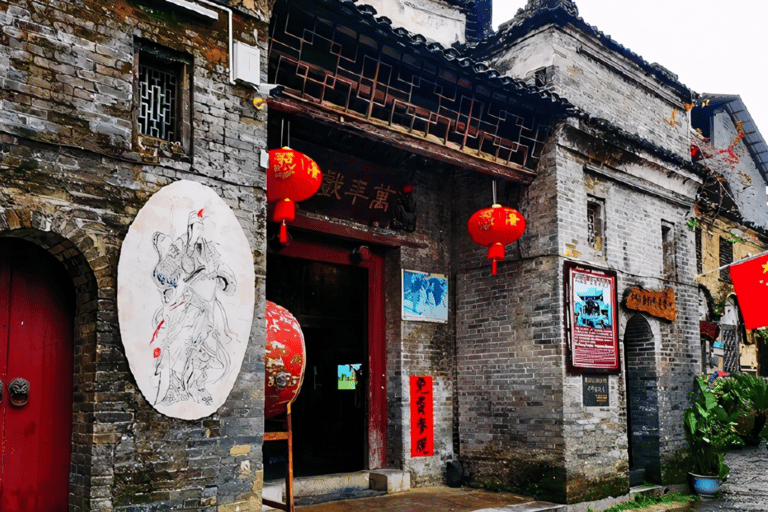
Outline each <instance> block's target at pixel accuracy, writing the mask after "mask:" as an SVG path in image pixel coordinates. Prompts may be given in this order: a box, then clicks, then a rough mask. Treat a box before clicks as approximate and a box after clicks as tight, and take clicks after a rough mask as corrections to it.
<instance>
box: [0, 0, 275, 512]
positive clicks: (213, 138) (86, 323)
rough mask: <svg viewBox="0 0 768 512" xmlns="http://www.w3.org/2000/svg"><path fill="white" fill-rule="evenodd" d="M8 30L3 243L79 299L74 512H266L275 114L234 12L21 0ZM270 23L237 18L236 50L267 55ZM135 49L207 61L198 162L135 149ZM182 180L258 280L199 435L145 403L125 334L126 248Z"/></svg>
mask: <svg viewBox="0 0 768 512" xmlns="http://www.w3.org/2000/svg"><path fill="white" fill-rule="evenodd" d="M214 10H216V11H217V12H218V10H217V9H214ZM261 12H263V11H261ZM253 14H256V13H253ZM0 20H2V29H0V43H1V44H0V75H1V76H3V77H4V80H3V82H2V87H3V88H2V93H1V94H2V96H0V100H1V101H2V109H1V110H0V170H2V173H3V180H2V183H1V184H0V231H2V234H4V235H10V236H22V237H25V238H30V239H33V240H38V242H39V243H40V245H42V246H43V247H45V248H49V250H51V252H52V253H54V254H55V255H57V257H59V258H60V259H62V260H63V261H64V262H65V264H66V265H67V266H68V268H69V269H70V273H71V275H72V276H73V279H74V282H75V286H76V287H77V291H78V309H77V312H76V324H75V329H76V332H75V372H76V375H75V384H74V386H75V389H74V417H73V422H74V432H73V455H72V461H73V464H72V468H73V469H72V477H71V482H72V485H71V509H72V510H125V509H130V510H150V509H152V510H156V509H158V508H174V509H178V510H181V509H184V510H214V509H216V507H219V508H218V509H219V510H229V509H230V508H232V509H234V508H235V507H237V506H239V507H240V510H250V509H256V508H258V507H259V506H260V484H261V438H262V434H263V419H262V416H263V402H262V400H263V398H262V397H263V389H262V387H263V382H264V376H263V346H264V339H263V332H264V327H265V326H264V324H265V321H264V312H263V309H264V299H263V285H264V274H265V261H264V253H265V242H264V232H265V228H264V223H265V216H266V212H265V199H264V192H263V188H264V183H265V179H264V170H263V169H261V168H260V167H259V159H258V155H259V152H260V150H261V149H263V148H265V146H266V133H265V129H264V124H265V121H266V112H257V111H255V110H254V108H253V107H252V105H251V99H252V92H251V91H250V90H248V89H247V88H246V87H242V86H231V85H229V84H228V73H227V43H226V41H227V21H226V20H227V16H226V13H225V12H222V13H221V15H220V16H219V21H217V22H211V23H207V22H196V21H189V18H186V21H185V20H183V19H181V18H178V17H174V16H173V15H171V14H169V11H168V9H167V6H166V5H164V6H162V8H161V7H156V8H151V9H150V8H148V7H144V6H142V4H140V3H134V2H109V3H104V2H99V1H92V2H85V3H78V4H75V3H71V2H61V3H46V4H42V3H38V2H34V1H31V0H30V1H23V0H19V1H14V2H12V3H8V2H0ZM263 21H264V18H263V17H262V19H259V18H258V17H256V16H254V15H246V13H240V12H235V15H234V23H235V34H236V38H237V39H241V40H244V41H245V42H248V43H250V44H257V43H258V44H259V45H260V46H261V48H262V52H263V53H264V54H266V41H265V39H264V35H265V32H266V30H265V29H266V24H265V23H264V22H263ZM254 29H258V34H259V37H260V38H261V39H260V40H259V41H258V42H257V41H256V40H255V39H254ZM134 37H141V38H144V39H147V40H151V41H155V42H157V43H158V44H160V45H163V46H167V47H169V48H171V49H173V50H176V51H179V52H184V53H186V54H188V55H190V56H191V58H192V61H193V65H192V69H193V74H192V84H193V90H192V105H191V113H192V117H191V119H192V130H193V135H192V146H193V147H192V149H191V154H190V156H189V157H185V158H173V157H171V158H167V157H165V156H164V155H162V154H156V155H151V154H148V153H146V152H142V151H140V150H139V149H140V148H138V147H137V145H136V134H135V132H134V126H133V120H132V108H133V87H134V85H133V81H134V78H133V76H134ZM177 179H190V180H195V181H199V182H202V183H204V184H206V185H208V186H210V187H212V188H213V189H214V190H215V191H216V192H217V193H218V194H219V195H220V196H221V197H222V198H223V199H224V201H225V202H226V203H227V204H228V205H229V206H230V207H231V208H232V209H233V211H234V212H235V215H236V216H237V218H238V219H239V221H240V222H241V224H242V226H243V229H244V231H245V233H246V236H247V238H248V240H249V243H250V244H251V248H252V250H253V252H254V256H255V266H256V274H257V301H256V310H255V320H254V323H253V327H252V332H251V339H250V342H249V347H248V350H247V352H246V355H245V360H244V363H243V367H242V370H241V373H240V375H239V377H238V380H237V382H236V383H235V387H234V389H233V391H232V393H231V395H230V396H229V399H228V400H227V402H226V403H225V404H224V406H223V407H222V408H221V409H220V410H219V411H218V412H217V413H216V414H214V415H212V416H210V417H208V418H205V419H203V420H200V421H182V420H176V419H171V418H167V417H164V416H162V415H160V414H158V413H157V412H155V410H154V409H153V408H152V407H151V406H150V405H149V404H148V403H147V402H146V400H145V399H144V398H143V396H142V395H141V393H140V392H139V390H138V389H137V387H136V385H135V381H134V380H133V377H132V375H131V373H130V371H129V369H128V365H127V360H126V358H125V355H124V352H123V347H122V344H121V341H120V334H119V328H118V323H117V312H116V278H117V260H118V256H119V251H120V246H121V241H122V239H123V237H124V236H125V233H126V232H127V229H128V226H129V225H130V223H131V222H132V220H133V218H134V217H135V215H136V213H137V212H138V210H139V209H140V208H141V206H142V205H143V204H144V202H145V201H146V200H147V199H148V198H149V197H150V195H151V194H153V193H154V192H156V191H157V190H158V189H159V188H160V187H161V186H163V185H165V184H167V183H170V182H171V181H174V180H177Z"/></svg>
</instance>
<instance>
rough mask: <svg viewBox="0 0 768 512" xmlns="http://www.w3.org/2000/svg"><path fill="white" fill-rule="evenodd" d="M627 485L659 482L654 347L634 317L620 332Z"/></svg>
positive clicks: (644, 325)
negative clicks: (625, 401)
mask: <svg viewBox="0 0 768 512" xmlns="http://www.w3.org/2000/svg"><path fill="white" fill-rule="evenodd" d="M624 364H625V372H626V373H625V378H626V382H627V437H628V440H629V469H630V485H638V484H641V483H643V481H648V482H658V483H660V482H661V460H660V457H659V396H658V377H657V374H656V344H655V340H654V335H653V332H652V330H651V326H650V324H649V323H648V321H647V320H646V319H645V318H644V317H643V316H642V315H634V316H633V317H632V318H630V319H629V322H627V327H626V329H625V331H624Z"/></svg>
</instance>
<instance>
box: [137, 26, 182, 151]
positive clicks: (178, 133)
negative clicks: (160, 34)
mask: <svg viewBox="0 0 768 512" xmlns="http://www.w3.org/2000/svg"><path fill="white" fill-rule="evenodd" d="M135 62H136V64H137V66H136V71H135V83H134V98H135V99H134V123H135V133H136V138H137V139H138V142H139V144H138V149H139V151H140V153H141V154H142V156H143V157H145V158H151V159H157V158H159V156H166V157H167V156H172V157H185V156H189V155H190V152H191V134H192V119H191V112H192V91H191V82H192V78H191V76H192V57H191V56H190V55H187V54H183V53H179V52H175V51H173V50H170V49H166V48H162V47H159V46H157V45H155V44H154V43H151V42H149V41H143V40H141V41H139V40H137V41H136V43H135Z"/></svg>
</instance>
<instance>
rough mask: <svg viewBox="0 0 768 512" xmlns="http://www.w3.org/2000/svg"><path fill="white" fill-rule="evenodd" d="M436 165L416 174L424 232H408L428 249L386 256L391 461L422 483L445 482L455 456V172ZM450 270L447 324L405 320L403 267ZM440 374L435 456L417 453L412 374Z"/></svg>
mask: <svg viewBox="0 0 768 512" xmlns="http://www.w3.org/2000/svg"><path fill="white" fill-rule="evenodd" d="M429 167H430V166H429V165H427V166H426V168H425V169H424V170H422V171H419V172H417V173H416V174H415V178H414V181H413V185H414V195H415V197H416V200H417V216H418V217H417V218H418V221H417V229H416V231H415V232H414V233H413V234H412V235H410V236H409V238H410V239H411V240H412V241H414V242H419V243H421V244H422V245H423V246H424V247H423V248H415V247H407V246H406V247H402V248H400V249H398V250H393V251H390V255H389V256H388V260H387V269H386V280H387V283H388V284H387V407H388V418H389V421H388V446H387V453H388V457H387V458H388V462H389V464H390V465H391V466H392V467H396V468H402V469H404V470H406V471H410V472H411V482H412V484H414V485H416V486H426V485H441V484H443V483H444V481H445V468H446V463H447V461H449V460H452V459H453V458H454V446H453V444H454V440H453V432H454V417H453V415H454V412H453V405H454V404H453V399H454V389H455V387H454V373H453V370H454V331H453V312H452V306H453V304H454V300H455V294H454V291H453V282H452V280H451V247H452V243H453V241H454V238H455V236H461V233H455V232H454V230H453V226H452V224H451V201H450V193H451V190H452V189H453V183H452V180H451V172H450V171H439V172H434V171H432V170H430V169H429ZM403 269H406V270H415V271H418V272H427V273H438V274H443V275H445V276H446V277H447V278H448V279H449V284H448V286H449V290H448V293H449V295H448V305H449V307H448V311H449V313H448V322H447V323H433V322H416V321H405V320H402V313H401V307H402V301H401V300H400V297H401V294H402V270H403ZM421 375H426V376H432V377H433V397H434V401H433V415H434V416H433V418H434V456H433V457H412V456H411V429H412V428H415V426H413V425H411V418H410V414H411V412H410V411H411V403H410V398H409V396H410V377H411V376H421Z"/></svg>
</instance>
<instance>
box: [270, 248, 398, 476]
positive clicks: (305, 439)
mask: <svg viewBox="0 0 768 512" xmlns="http://www.w3.org/2000/svg"><path fill="white" fill-rule="evenodd" d="M350 255H351V248H349V249H348V248H345V247H331V246H325V245H321V244H317V243H310V242H302V241H297V240H294V241H293V242H292V243H291V244H290V245H289V246H288V247H287V248H285V249H283V250H281V251H280V252H279V253H270V254H269V255H268V256H267V285H266V295H267V300H270V301H272V302H275V303H276V304H279V305H281V306H283V307H285V308H287V309H288V310H289V311H290V312H291V313H293V315H294V316H295V317H296V319H297V320H298V321H299V324H300V325H301V328H302V331H303V332H304V338H305V344H306V350H307V354H306V356H307V367H306V374H305V377H304V384H303V386H302V389H301V392H300V393H299V395H298V397H297V399H296V401H295V402H294V404H293V406H292V411H293V428H294V471H295V474H296V475H297V476H311V475H321V474H331V473H342V472H351V471H359V470H362V469H368V468H369V467H379V466H378V464H380V461H378V460H377V461H373V460H372V459H378V458H380V457H379V454H378V453H373V454H372V453H371V451H372V450H371V448H373V447H372V446H371V443H370V437H371V434H372V432H373V433H376V432H377V431H378V430H381V429H382V425H380V421H378V420H376V417H377V416H378V415H379V414H378V410H379V409H380V408H382V403H381V401H382V399H383V397H382V396H381V394H380V393H374V386H376V385H378V387H380V388H382V389H383V382H377V383H376V384H374V383H373V381H380V380H382V379H378V378H373V376H372V375H371V373H372V369H373V368H376V372H377V374H378V373H381V370H380V369H379V367H380V366H381V361H380V358H381V353H380V352H381V351H380V347H381V346H383V340H381V339H380V338H381V335H380V334H379V333H380V331H381V329H380V326H379V325H378V324H379V323H380V320H379V317H380V316H381V312H380V310H381V308H382V306H383V305H382V304H380V302H381V300H380V299H379V298H378V296H379V295H380V288H379V287H378V286H374V289H373V290H372V289H371V284H372V283H375V282H376V280H377V279H380V275H381V263H382V261H381V258H380V257H377V256H372V258H370V259H369V260H368V261H366V262H361V263H360V264H353V263H352V261H351V258H350ZM372 309H373V312H372ZM382 377H383V374H382ZM376 438H378V436H376ZM372 463H373V464H374V465H373V466H371V464H372ZM264 466H265V467H264V469H265V479H267V480H271V479H277V478H281V477H282V476H283V475H284V474H285V473H284V468H285V447H284V446H280V444H279V443H268V444H265V445H264Z"/></svg>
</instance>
